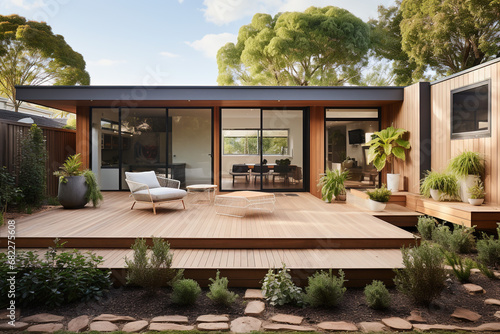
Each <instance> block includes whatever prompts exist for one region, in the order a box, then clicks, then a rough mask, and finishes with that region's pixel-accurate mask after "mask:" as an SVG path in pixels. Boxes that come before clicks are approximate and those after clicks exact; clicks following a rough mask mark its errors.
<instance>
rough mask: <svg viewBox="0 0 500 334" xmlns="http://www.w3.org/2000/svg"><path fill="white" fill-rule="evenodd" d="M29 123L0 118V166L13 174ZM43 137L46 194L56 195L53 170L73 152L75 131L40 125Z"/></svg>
mask: <svg viewBox="0 0 500 334" xmlns="http://www.w3.org/2000/svg"><path fill="white" fill-rule="evenodd" d="M30 126H31V125H30V124H20V123H12V122H6V121H3V120H0V166H6V167H7V169H8V170H9V171H10V172H11V173H13V174H15V172H16V166H17V162H18V161H19V155H20V144H21V140H22V139H23V138H24V136H25V135H26V133H27V132H28V131H29V129H30ZM40 128H41V129H42V130H43V135H44V137H45V143H46V148H47V151H48V159H47V166H46V167H47V195H49V196H57V187H58V180H57V177H55V176H54V175H53V172H54V171H56V170H57V169H59V166H61V165H62V163H63V162H64V160H66V158H67V157H68V156H69V155H71V154H75V149H76V131H74V130H66V129H55V128H45V127H40Z"/></svg>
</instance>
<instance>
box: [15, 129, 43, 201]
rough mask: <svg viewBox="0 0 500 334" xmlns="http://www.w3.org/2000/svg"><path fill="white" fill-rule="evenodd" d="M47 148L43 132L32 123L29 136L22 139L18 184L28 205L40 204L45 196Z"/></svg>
mask: <svg viewBox="0 0 500 334" xmlns="http://www.w3.org/2000/svg"><path fill="white" fill-rule="evenodd" d="M46 160H47V150H46V148H45V143H44V138H43V132H42V130H41V129H40V128H39V127H38V126H37V125H36V124H32V125H31V128H30V130H29V132H28V134H27V136H26V137H25V138H24V139H23V140H22V141H21V155H20V161H19V179H18V186H19V188H21V190H22V192H23V195H24V202H25V203H26V204H27V205H28V206H39V205H40V204H41V203H42V201H43V198H44V196H45V184H46V182H45V180H46V173H45V162H46Z"/></svg>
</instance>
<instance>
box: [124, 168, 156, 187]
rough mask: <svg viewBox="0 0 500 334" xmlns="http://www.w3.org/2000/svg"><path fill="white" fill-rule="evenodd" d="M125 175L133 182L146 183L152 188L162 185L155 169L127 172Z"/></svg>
mask: <svg viewBox="0 0 500 334" xmlns="http://www.w3.org/2000/svg"><path fill="white" fill-rule="evenodd" d="M125 177H126V178H127V180H130V181H133V182H138V183H144V184H146V185H147V186H148V187H149V188H150V189H152V188H159V187H160V183H159V182H158V179H157V178H156V174H155V172H154V171H149V172H125Z"/></svg>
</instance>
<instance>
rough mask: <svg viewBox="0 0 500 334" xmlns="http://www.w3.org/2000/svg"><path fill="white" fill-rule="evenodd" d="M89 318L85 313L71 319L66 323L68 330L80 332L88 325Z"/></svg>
mask: <svg viewBox="0 0 500 334" xmlns="http://www.w3.org/2000/svg"><path fill="white" fill-rule="evenodd" d="M89 322H90V319H89V317H88V316H87V315H81V316H79V317H77V318H74V319H71V321H70V322H69V323H68V331H70V332H82V331H84V330H85V329H87V327H88V326H89Z"/></svg>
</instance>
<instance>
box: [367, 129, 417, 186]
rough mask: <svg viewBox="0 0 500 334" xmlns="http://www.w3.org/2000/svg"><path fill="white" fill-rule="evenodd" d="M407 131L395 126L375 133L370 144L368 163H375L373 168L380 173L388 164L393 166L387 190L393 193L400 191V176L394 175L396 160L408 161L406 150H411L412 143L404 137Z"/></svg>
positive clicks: (388, 176) (388, 178)
mask: <svg viewBox="0 0 500 334" xmlns="http://www.w3.org/2000/svg"><path fill="white" fill-rule="evenodd" d="M406 132H407V131H406V130H404V129H397V128H394V127H393V126H390V127H388V128H387V129H384V130H381V131H378V132H375V133H374V134H373V136H372V138H373V139H372V140H370V141H369V142H368V145H369V146H370V148H369V150H368V163H370V162H372V161H373V166H375V168H377V170H378V171H379V172H380V171H381V170H382V169H384V167H385V165H386V163H389V164H390V165H391V172H390V173H387V188H388V189H389V190H391V191H398V190H399V174H394V159H395V158H398V159H401V160H403V161H404V160H405V159H406V155H405V149H409V148H410V142H409V141H407V140H404V139H403V138H402V137H403V135H404V134H405V133H406Z"/></svg>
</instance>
